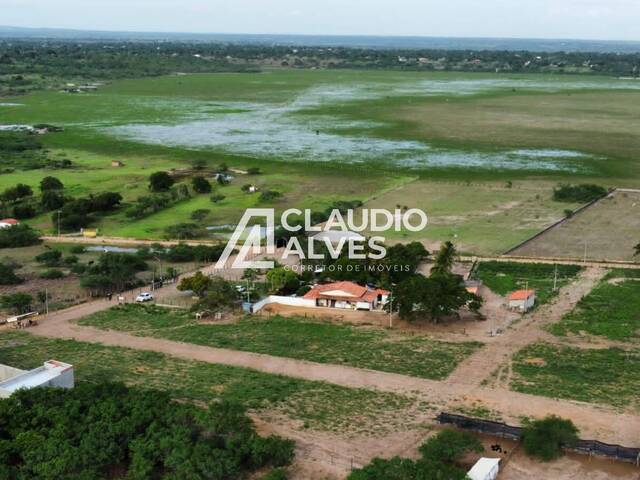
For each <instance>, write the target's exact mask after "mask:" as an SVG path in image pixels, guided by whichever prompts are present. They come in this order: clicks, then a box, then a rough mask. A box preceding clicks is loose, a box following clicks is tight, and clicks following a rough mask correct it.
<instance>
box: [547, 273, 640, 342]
mask: <svg viewBox="0 0 640 480" xmlns="http://www.w3.org/2000/svg"><path fill="white" fill-rule="evenodd" d="M633 273H635V274H636V275H638V276H640V271H636V272H633V271H630V272H629V274H633ZM619 280H623V281H621V282H619V283H618V282H617V283H608V282H606V281H605V282H603V283H601V284H600V285H598V286H597V287H596V288H594V289H593V290H592V291H591V292H590V293H589V294H588V295H587V296H586V297H584V298H582V299H581V300H580V301H579V302H578V305H577V306H576V308H575V310H574V311H573V312H571V313H569V314H567V315H565V316H564V317H563V318H562V320H561V321H560V322H558V323H556V324H553V325H551V326H550V327H549V330H550V331H551V333H553V334H555V335H567V334H569V333H571V334H574V335H581V334H587V335H596V336H601V337H605V338H608V339H609V340H617V341H622V342H637V341H638V340H640V278H636V279H628V280H624V279H619Z"/></svg>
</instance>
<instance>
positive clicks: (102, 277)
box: [80, 252, 147, 293]
mask: <svg viewBox="0 0 640 480" xmlns="http://www.w3.org/2000/svg"><path fill="white" fill-rule="evenodd" d="M146 269H147V264H146V263H145V261H144V260H142V259H141V258H140V257H138V256H137V255H134V254H130V253H113V252H107V253H103V254H102V255H100V257H98V260H97V261H96V262H95V263H94V264H93V265H91V266H90V267H89V268H88V269H87V271H86V274H85V276H84V277H83V278H82V279H81V280H80V285H81V286H82V287H83V288H86V289H88V290H91V291H94V292H97V293H107V292H109V291H118V292H121V291H124V290H125V288H127V287H131V286H133V285H134V284H135V283H136V278H135V276H136V273H138V272H142V271H144V270H146Z"/></svg>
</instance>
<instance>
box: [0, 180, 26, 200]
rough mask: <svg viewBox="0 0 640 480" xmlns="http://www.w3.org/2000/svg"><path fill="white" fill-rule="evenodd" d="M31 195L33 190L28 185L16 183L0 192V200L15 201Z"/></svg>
mask: <svg viewBox="0 0 640 480" xmlns="http://www.w3.org/2000/svg"><path fill="white" fill-rule="evenodd" d="M32 195H33V190H32V189H31V187H30V186H29V185H25V184H24V183H18V184H17V185H16V186H14V187H9V188H7V189H6V190H5V191H4V192H2V193H1V194H0V200H2V201H5V202H16V201H18V200H20V199H22V198H25V197H30V196H32Z"/></svg>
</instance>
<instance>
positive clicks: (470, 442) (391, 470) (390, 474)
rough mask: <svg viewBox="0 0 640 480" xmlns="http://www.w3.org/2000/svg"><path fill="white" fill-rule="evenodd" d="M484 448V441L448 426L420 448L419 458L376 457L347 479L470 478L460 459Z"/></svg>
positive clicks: (425, 479) (454, 479) (419, 479)
mask: <svg viewBox="0 0 640 480" xmlns="http://www.w3.org/2000/svg"><path fill="white" fill-rule="evenodd" d="M482 451H483V447H482V444H481V443H480V441H479V440H478V439H477V438H476V437H474V436H473V435H471V434H469V433H466V432H460V431H457V430H451V429H446V430H442V431H441V432H439V433H438V434H437V435H435V436H434V437H431V438H430V439H428V440H427V441H426V442H425V443H424V444H423V445H422V446H421V447H420V454H421V456H420V458H419V459H418V460H417V461H415V462H414V461H412V460H408V459H402V458H400V457H394V458H392V459H391V460H383V459H381V458H374V459H373V461H372V462H371V463H370V464H369V465H367V466H365V467H364V468H361V469H358V470H354V471H353V472H352V473H351V474H350V475H349V477H348V480H391V479H393V480H431V479H433V480H436V479H445V478H446V479H447V480H464V479H465V478H468V477H467V475H466V471H465V470H464V469H463V468H461V466H459V465H458V463H457V462H458V461H459V460H460V459H461V457H463V456H464V455H465V454H467V453H469V452H475V453H480V452H482Z"/></svg>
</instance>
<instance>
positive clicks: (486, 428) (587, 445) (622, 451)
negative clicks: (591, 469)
mask: <svg viewBox="0 0 640 480" xmlns="http://www.w3.org/2000/svg"><path fill="white" fill-rule="evenodd" d="M437 420H438V422H439V423H448V424H452V425H455V426H456V427H458V428H461V429H463V430H471V431H474V432H479V433H486V434H489V435H494V436H497V437H502V438H509V439H511V440H520V438H521V437H522V431H523V428H521V427H514V426H511V425H507V424H506V423H501V422H493V421H491V420H483V419H479V418H471V417H465V416H464V415H457V414H453V413H445V412H442V413H440V415H438V418H437ZM570 450H572V451H574V452H577V453H582V454H585V455H599V456H603V457H609V458H614V459H616V460H622V461H625V462H632V463H635V464H636V465H638V466H640V448H630V447H623V446H620V445H610V444H608V443H603V442H599V441H598V440H578V443H577V444H576V445H575V446H574V447H572V448H570Z"/></svg>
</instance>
